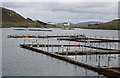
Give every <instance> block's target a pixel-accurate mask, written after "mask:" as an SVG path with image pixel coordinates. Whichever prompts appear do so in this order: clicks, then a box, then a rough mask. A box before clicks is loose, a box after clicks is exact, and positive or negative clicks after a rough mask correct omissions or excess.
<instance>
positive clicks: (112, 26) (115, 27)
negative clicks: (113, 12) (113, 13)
mask: <svg viewBox="0 0 120 78" xmlns="http://www.w3.org/2000/svg"><path fill="white" fill-rule="evenodd" d="M119 22H120V19H119V20H113V21H110V22H106V23H102V24H100V25H97V26H86V27H81V28H86V29H108V30H119V29H120V26H119Z"/></svg>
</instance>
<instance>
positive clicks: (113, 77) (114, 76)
mask: <svg viewBox="0 0 120 78" xmlns="http://www.w3.org/2000/svg"><path fill="white" fill-rule="evenodd" d="M20 46H21V47H22V48H25V49H29V50H32V51H33V52H38V53H42V54H45V55H48V56H51V57H54V58H57V59H60V60H63V61H66V62H69V63H71V64H74V65H78V66H80V67H84V68H87V69H90V70H93V71H95V72H98V73H99V74H103V75H105V76H108V77H110V78H120V72H115V71H112V70H110V69H106V68H101V67H99V66H95V65H89V64H85V63H82V62H79V61H75V60H73V59H71V58H69V57H65V56H62V55H59V54H55V53H51V52H47V51H43V50H40V49H37V48H34V47H31V46H29V45H26V44H20Z"/></svg>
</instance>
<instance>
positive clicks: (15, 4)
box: [2, 2, 25, 8]
mask: <svg viewBox="0 0 120 78" xmlns="http://www.w3.org/2000/svg"><path fill="white" fill-rule="evenodd" d="M2 6H4V7H8V8H22V7H25V3H24V2H3V3H2Z"/></svg>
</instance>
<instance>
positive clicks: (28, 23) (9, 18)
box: [0, 7, 51, 27]
mask: <svg viewBox="0 0 120 78" xmlns="http://www.w3.org/2000/svg"><path fill="white" fill-rule="evenodd" d="M0 9H1V11H2V27H51V25H49V24H47V23H44V22H42V21H39V20H35V21H33V20H32V19H30V18H24V17H23V16H21V15H20V14H18V13H17V12H15V11H13V10H10V9H7V8H3V7H0Z"/></svg>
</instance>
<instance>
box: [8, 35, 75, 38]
mask: <svg viewBox="0 0 120 78" xmlns="http://www.w3.org/2000/svg"><path fill="white" fill-rule="evenodd" d="M7 37H8V38H58V37H73V36H68V35H61V36H58V35H56V36H40V35H38V36H34V35H21V36H19V35H8V36H7Z"/></svg>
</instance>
